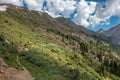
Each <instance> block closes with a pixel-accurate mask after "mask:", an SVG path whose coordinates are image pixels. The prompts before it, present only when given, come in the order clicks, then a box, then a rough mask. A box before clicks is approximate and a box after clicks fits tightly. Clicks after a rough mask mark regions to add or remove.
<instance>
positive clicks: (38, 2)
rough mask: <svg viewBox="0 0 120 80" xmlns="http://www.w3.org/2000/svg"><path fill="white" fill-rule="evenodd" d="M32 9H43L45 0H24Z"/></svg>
mask: <svg viewBox="0 0 120 80" xmlns="http://www.w3.org/2000/svg"><path fill="white" fill-rule="evenodd" d="M24 2H25V3H26V4H27V7H28V8H29V9H30V10H37V11H42V7H43V2H44V0H24Z"/></svg>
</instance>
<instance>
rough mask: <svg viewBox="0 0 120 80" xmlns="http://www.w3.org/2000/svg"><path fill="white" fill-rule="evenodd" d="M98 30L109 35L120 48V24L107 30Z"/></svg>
mask: <svg viewBox="0 0 120 80" xmlns="http://www.w3.org/2000/svg"><path fill="white" fill-rule="evenodd" d="M98 32H99V33H101V34H103V35H104V36H106V37H108V38H109V39H110V40H111V41H112V43H113V44H114V45H116V46H117V47H119V48H120V25H117V26H115V27H113V28H111V29H109V30H106V31H105V30H102V29H101V30H99V31H98Z"/></svg>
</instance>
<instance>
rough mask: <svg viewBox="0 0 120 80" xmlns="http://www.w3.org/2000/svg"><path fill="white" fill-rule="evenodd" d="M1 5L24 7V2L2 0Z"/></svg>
mask: <svg viewBox="0 0 120 80" xmlns="http://www.w3.org/2000/svg"><path fill="white" fill-rule="evenodd" d="M0 3H6V4H14V5H17V6H23V0H0Z"/></svg>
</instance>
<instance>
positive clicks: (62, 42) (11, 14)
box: [0, 5, 120, 80]
mask: <svg viewBox="0 0 120 80" xmlns="http://www.w3.org/2000/svg"><path fill="white" fill-rule="evenodd" d="M64 20H65V19H64ZM64 20H62V21H64ZM65 21H66V20H65ZM70 23H72V22H70ZM68 24H69V23H68ZM73 28H74V29H73ZM76 30H78V31H76ZM95 34H97V33H94V32H92V31H89V30H86V29H84V30H81V27H80V28H79V27H77V29H76V27H75V26H72V27H70V26H69V25H66V24H62V23H61V22H60V21H58V19H57V20H56V19H53V18H51V17H50V16H49V15H47V14H46V13H39V12H36V11H29V10H27V9H23V8H19V7H18V8H16V7H14V6H12V5H9V8H8V10H7V11H6V12H0V57H2V58H3V59H4V60H5V61H6V62H7V63H8V64H9V65H11V66H13V67H15V68H18V69H21V67H20V65H19V64H18V63H17V62H16V56H19V58H20V61H21V63H22V64H23V65H24V66H25V67H26V68H27V69H28V70H29V71H30V72H31V74H32V76H33V77H34V78H35V80H104V79H106V80H107V79H108V80H119V79H120V57H119V54H118V53H119V52H118V50H117V49H115V48H113V47H111V46H112V45H111V44H109V42H108V41H107V39H106V38H103V37H102V36H101V35H99V34H98V35H95Z"/></svg>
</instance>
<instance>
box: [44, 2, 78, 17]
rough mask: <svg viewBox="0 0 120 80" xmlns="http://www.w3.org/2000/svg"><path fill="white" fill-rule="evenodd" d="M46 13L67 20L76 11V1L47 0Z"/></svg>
mask: <svg viewBox="0 0 120 80" xmlns="http://www.w3.org/2000/svg"><path fill="white" fill-rule="evenodd" d="M46 3H47V5H46V6H45V7H46V10H45V11H46V12H48V13H49V14H50V15H52V17H59V16H61V15H62V16H64V17H66V18H68V17H70V15H71V14H72V13H73V12H74V11H75V8H76V7H75V5H76V3H77V2H76V1H74V0H46Z"/></svg>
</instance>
